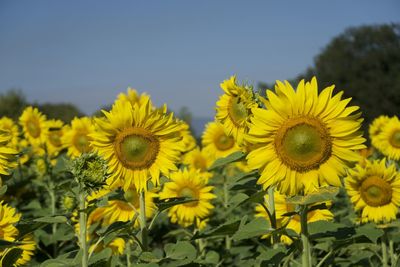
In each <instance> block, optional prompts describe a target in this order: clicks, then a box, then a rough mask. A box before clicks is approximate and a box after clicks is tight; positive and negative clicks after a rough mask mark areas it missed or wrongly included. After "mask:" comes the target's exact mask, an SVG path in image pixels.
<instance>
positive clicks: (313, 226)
mask: <svg viewBox="0 0 400 267" xmlns="http://www.w3.org/2000/svg"><path fill="white" fill-rule="evenodd" d="M345 227H346V225H344V224H341V223H335V222H332V221H316V222H311V223H308V232H309V234H310V235H315V234H320V233H326V232H336V231H337V230H338V229H340V228H345Z"/></svg>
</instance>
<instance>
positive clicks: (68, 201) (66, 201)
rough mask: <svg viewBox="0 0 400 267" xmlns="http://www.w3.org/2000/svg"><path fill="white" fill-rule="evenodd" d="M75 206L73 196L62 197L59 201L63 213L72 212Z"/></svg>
mask: <svg viewBox="0 0 400 267" xmlns="http://www.w3.org/2000/svg"><path fill="white" fill-rule="evenodd" d="M75 206H76V200H75V198H74V197H73V196H70V195H64V196H63V198H62V199H61V207H62V209H63V210H64V211H72V210H73V209H74V208H75Z"/></svg>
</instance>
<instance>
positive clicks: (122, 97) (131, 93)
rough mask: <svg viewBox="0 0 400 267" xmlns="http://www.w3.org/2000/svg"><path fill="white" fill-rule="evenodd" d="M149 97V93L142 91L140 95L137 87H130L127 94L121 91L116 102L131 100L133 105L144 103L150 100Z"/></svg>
mask: <svg viewBox="0 0 400 267" xmlns="http://www.w3.org/2000/svg"><path fill="white" fill-rule="evenodd" d="M149 98H150V96H149V95H148V94H146V93H142V94H140V95H139V93H138V92H137V91H136V90H135V89H133V88H130V87H128V89H127V92H126V94H124V93H120V94H119V95H118V97H117V99H116V100H115V102H121V101H122V102H129V103H131V104H132V105H134V104H139V105H143V104H145V103H146V102H147V101H148V99H149ZM150 104H151V101H150Z"/></svg>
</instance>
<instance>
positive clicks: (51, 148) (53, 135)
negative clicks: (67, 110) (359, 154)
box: [46, 120, 64, 157]
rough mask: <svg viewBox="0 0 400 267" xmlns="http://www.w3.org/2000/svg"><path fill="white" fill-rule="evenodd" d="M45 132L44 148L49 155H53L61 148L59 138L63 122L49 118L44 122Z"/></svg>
mask: <svg viewBox="0 0 400 267" xmlns="http://www.w3.org/2000/svg"><path fill="white" fill-rule="evenodd" d="M46 123H47V128H48V129H49V130H48V132H47V138H46V148H47V153H48V154H49V155H50V156H51V157H55V156H57V155H58V153H59V152H60V151H61V150H62V149H63V145H62V142H61V138H62V136H63V134H64V123H63V122H62V121H60V120H49V121H47V122H46Z"/></svg>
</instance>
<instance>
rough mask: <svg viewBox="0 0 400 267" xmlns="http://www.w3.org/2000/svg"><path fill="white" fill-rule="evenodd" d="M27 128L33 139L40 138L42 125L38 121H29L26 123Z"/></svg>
mask: <svg viewBox="0 0 400 267" xmlns="http://www.w3.org/2000/svg"><path fill="white" fill-rule="evenodd" d="M26 128H27V130H28V132H29V134H30V135H31V136H32V137H33V138H38V137H39V136H40V132H41V130H40V125H39V123H38V121H36V120H29V121H28V122H27V123H26Z"/></svg>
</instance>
